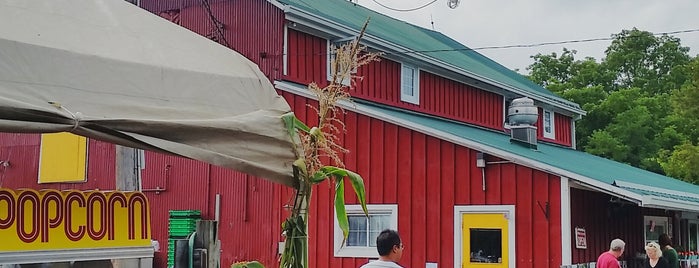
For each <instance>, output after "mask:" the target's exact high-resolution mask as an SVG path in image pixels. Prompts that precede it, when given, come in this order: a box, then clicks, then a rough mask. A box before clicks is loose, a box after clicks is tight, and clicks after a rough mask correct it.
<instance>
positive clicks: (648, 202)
mask: <svg viewBox="0 0 699 268" xmlns="http://www.w3.org/2000/svg"><path fill="white" fill-rule="evenodd" d="M641 206H642V207H650V208H662V209H670V210H686V211H694V212H699V206H697V203H694V202H689V201H683V200H677V199H672V198H664V197H660V196H653V195H646V196H643V200H642V201H641Z"/></svg>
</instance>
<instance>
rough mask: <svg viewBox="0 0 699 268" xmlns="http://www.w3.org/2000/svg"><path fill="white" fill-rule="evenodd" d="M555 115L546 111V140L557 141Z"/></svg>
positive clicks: (544, 125)
mask: <svg viewBox="0 0 699 268" xmlns="http://www.w3.org/2000/svg"><path fill="white" fill-rule="evenodd" d="M554 115H555V113H554V112H552V111H549V110H544V122H543V127H544V138H549V139H556V126H555V125H554V121H553V120H554Z"/></svg>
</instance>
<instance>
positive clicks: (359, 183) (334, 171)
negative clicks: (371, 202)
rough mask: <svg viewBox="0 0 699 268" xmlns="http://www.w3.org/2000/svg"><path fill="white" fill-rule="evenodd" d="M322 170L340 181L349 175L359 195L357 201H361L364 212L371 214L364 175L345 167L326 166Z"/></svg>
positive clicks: (355, 191)
mask: <svg viewBox="0 0 699 268" xmlns="http://www.w3.org/2000/svg"><path fill="white" fill-rule="evenodd" d="M320 170H321V171H322V172H324V173H325V174H327V176H328V177H329V176H333V177H335V178H336V179H337V180H339V181H342V180H343V179H344V178H345V177H347V178H348V179H349V180H350V183H352V188H354V193H355V194H356V195H357V201H359V204H360V205H361V206H362V210H363V211H364V214H365V215H367V216H369V212H368V211H367V208H366V190H365V188H364V179H362V176H360V175H359V174H357V173H354V172H352V171H349V170H346V169H344V168H338V167H333V166H324V167H322V168H321V169H320Z"/></svg>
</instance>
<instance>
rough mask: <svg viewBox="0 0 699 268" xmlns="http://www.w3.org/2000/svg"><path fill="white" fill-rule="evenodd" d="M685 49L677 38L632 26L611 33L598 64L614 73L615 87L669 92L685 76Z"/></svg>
mask: <svg viewBox="0 0 699 268" xmlns="http://www.w3.org/2000/svg"><path fill="white" fill-rule="evenodd" d="M688 52H689V48H688V47H682V46H681V45H680V39H678V38H675V37H671V36H667V35H662V36H660V37H656V36H654V35H653V34H652V33H650V32H646V31H641V30H638V29H636V28H634V29H632V30H623V31H622V32H621V33H619V34H616V35H614V40H613V41H612V44H611V45H610V46H609V47H608V48H607V51H606V52H605V53H606V55H607V57H606V58H605V60H604V62H603V64H602V65H603V67H604V68H605V69H607V70H609V71H611V72H613V73H615V74H617V76H616V81H615V82H616V86H619V87H638V88H642V89H644V90H645V93H647V94H655V93H670V92H671V91H672V90H673V89H676V88H678V87H679V86H681V85H682V84H683V83H684V81H685V79H686V76H685V75H683V74H682V73H683V71H684V70H683V68H682V66H684V65H686V64H687V63H688V62H689V60H690V57H689V55H688V54H687V53H688Z"/></svg>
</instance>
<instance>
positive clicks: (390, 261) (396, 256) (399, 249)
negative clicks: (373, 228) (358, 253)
mask: <svg viewBox="0 0 699 268" xmlns="http://www.w3.org/2000/svg"><path fill="white" fill-rule="evenodd" d="M403 248H404V246H403V242H402V241H401V240H400V236H399V235H398V232H396V231H394V230H390V229H386V230H383V231H381V233H380V234H379V236H377V237H376V250H377V251H378V252H379V259H378V260H375V261H370V262H369V263H367V264H364V265H362V267H360V268H403V267H402V266H400V265H398V261H400V258H401V257H403Z"/></svg>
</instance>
